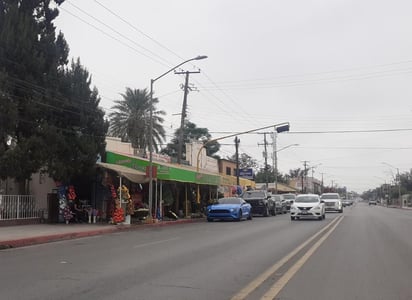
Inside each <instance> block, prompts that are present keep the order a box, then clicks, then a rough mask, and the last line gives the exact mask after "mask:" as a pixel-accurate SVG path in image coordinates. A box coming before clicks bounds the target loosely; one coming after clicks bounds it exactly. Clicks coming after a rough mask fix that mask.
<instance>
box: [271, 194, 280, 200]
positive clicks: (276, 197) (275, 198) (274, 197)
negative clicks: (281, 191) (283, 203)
mask: <svg viewBox="0 0 412 300" xmlns="http://www.w3.org/2000/svg"><path fill="white" fill-rule="evenodd" d="M272 198H273V200H278V201H280V196H279V195H274V196H272Z"/></svg>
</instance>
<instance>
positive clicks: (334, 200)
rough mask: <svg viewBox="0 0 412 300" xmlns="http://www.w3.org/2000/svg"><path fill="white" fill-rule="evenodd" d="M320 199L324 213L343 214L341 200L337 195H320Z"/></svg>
mask: <svg viewBox="0 0 412 300" xmlns="http://www.w3.org/2000/svg"><path fill="white" fill-rule="evenodd" d="M320 199H321V200H323V201H325V210H326V211H337V212H339V213H342V212H343V204H342V199H341V198H340V195H339V194H338V193H323V194H322V195H320Z"/></svg>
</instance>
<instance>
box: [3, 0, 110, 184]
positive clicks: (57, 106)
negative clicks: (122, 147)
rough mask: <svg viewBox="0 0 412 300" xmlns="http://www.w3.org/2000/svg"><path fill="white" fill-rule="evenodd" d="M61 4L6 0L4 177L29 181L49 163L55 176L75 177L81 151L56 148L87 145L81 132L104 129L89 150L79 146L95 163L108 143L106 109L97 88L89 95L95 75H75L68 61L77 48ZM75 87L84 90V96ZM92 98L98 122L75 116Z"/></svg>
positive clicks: (58, 0) (91, 110)
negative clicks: (62, 26)
mask: <svg viewBox="0 0 412 300" xmlns="http://www.w3.org/2000/svg"><path fill="white" fill-rule="evenodd" d="M61 3H63V0H55V1H51V0H30V1H26V0H0V178H2V179H5V178H7V177H12V178H15V179H17V180H19V181H24V180H26V179H29V178H30V177H31V174H32V173H35V172H37V171H38V170H40V169H46V170H49V171H50V172H51V173H52V175H53V176H56V178H55V179H60V180H70V178H71V177H72V176H74V175H75V173H76V172H79V171H80V170H81V169H83V165H82V166H79V165H77V164H76V166H75V168H76V170H74V168H72V167H71V162H72V161H71V159H72V158H73V156H72V155H69V154H68V153H67V152H64V153H56V151H57V152H58V151H60V150H62V149H66V148H68V146H67V145H69V146H73V145H77V144H80V143H81V142H80V140H82V138H81V137H80V133H81V134H82V135H83V134H84V133H88V134H90V135H98V136H99V137H100V138H99V139H93V140H88V142H89V145H88V148H87V149H83V150H84V151H80V152H77V154H78V155H79V156H81V158H80V159H81V160H82V161H85V159H84V157H85V156H86V157H88V160H87V164H86V165H90V163H91V161H92V160H93V159H94V160H95V158H96V157H97V154H98V151H99V150H101V149H102V146H104V139H103V140H102V138H101V136H102V135H103V136H104V134H102V133H103V132H104V129H105V127H104V120H103V112H102V111H101V110H100V109H98V107H97V105H98V102H99V100H98V98H97V91H94V92H93V93H89V94H88V92H90V89H89V85H90V81H89V78H87V79H85V77H83V78H81V79H75V77H74V76H72V74H71V73H72V71H73V70H74V69H73V68H74V65H73V66H72V69H69V68H68V67H67V64H68V54H69V47H68V45H67V43H66V41H65V39H64V36H63V34H62V33H61V32H60V33H58V34H57V35H56V31H55V26H54V24H53V21H54V19H55V18H56V17H57V16H58V13H59V11H58V6H59V5H60V4H61ZM78 67H80V66H78ZM80 69H81V67H80ZM87 76H88V74H87ZM87 76H86V77H87ZM81 80H83V81H82V82H80V81H81ZM65 86H66V88H65ZM67 86H73V88H76V89H78V90H83V93H82V94H81V95H80V94H79V95H76V93H75V92H74V91H73V90H70V89H68V88H67ZM86 103H89V104H90V105H89V106H88V109H87V119H89V120H91V119H93V120H94V121H93V122H94V125H95V126H91V122H90V121H84V120H81V119H80V118H74V117H73V116H74V115H76V113H77V115H78V114H80V113H81V111H82V110H83V113H85V111H84V106H85V105H86ZM91 103H92V104H91ZM68 116H71V118H69V117H68ZM97 124H99V125H97ZM96 128H98V129H99V130H97V131H95V130H96ZM74 133H76V134H74ZM96 133H97V134H96ZM56 145H59V147H58V149H57V147H56ZM57 169H58V170H59V171H58V172H57V171H56V170H57Z"/></svg>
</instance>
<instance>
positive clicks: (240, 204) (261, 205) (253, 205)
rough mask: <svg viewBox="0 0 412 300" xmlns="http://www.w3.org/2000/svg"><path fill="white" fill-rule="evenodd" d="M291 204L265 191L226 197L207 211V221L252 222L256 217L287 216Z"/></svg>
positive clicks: (279, 196) (280, 196)
mask: <svg viewBox="0 0 412 300" xmlns="http://www.w3.org/2000/svg"><path fill="white" fill-rule="evenodd" d="M290 205H291V202H290V201H289V200H286V199H284V197H283V195H278V194H276V195H273V194H271V193H268V192H266V191H264V190H251V191H246V192H244V193H243V195H242V196H241V197H225V198H220V199H218V200H217V202H216V203H213V204H211V205H209V206H208V207H207V209H206V217H207V221H209V222H212V221H214V220H234V221H240V220H242V219H248V220H251V219H252V217H253V216H254V215H257V216H263V217H269V216H276V215H277V214H286V213H287V212H288V211H289V210H290Z"/></svg>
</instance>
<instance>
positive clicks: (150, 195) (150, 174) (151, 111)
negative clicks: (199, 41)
mask: <svg viewBox="0 0 412 300" xmlns="http://www.w3.org/2000/svg"><path fill="white" fill-rule="evenodd" d="M205 58H207V56H206V55H198V56H196V57H193V58H191V59H188V60H185V61H184V62H182V63H180V64H178V65H176V66H174V67H173V68H171V69H170V70H168V71H167V72H164V73H163V74H162V75H160V76H158V77H156V78H154V79H150V99H149V101H150V105H149V106H150V107H149V110H150V112H149V216H150V218H151V217H152V205H153V83H155V81H157V80H158V79H160V78H162V77H163V76H165V75H167V74H169V73H170V72H172V71H173V70H175V69H177V68H178V67H180V66H181V65H183V64H185V63H188V62H189V61H193V60H201V59H205Z"/></svg>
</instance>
